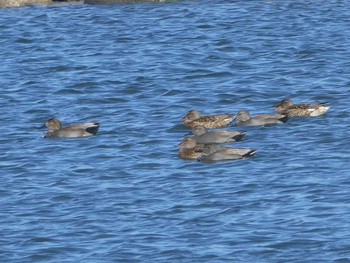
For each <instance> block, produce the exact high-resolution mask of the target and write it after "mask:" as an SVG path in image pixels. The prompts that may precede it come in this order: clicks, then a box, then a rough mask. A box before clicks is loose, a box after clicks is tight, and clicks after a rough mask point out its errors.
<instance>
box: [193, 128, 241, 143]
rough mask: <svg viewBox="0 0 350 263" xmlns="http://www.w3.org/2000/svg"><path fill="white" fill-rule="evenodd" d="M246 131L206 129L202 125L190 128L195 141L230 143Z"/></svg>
mask: <svg viewBox="0 0 350 263" xmlns="http://www.w3.org/2000/svg"><path fill="white" fill-rule="evenodd" d="M246 133H247V132H246V131H241V132H238V131H210V132H209V131H208V130H207V128H205V127H204V126H203V125H197V126H195V127H193V128H192V134H193V135H194V136H193V137H192V138H193V139H195V140H196V142H197V143H207V144H208V143H231V142H237V141H240V140H242V138H243V136H244V135H245V134H246Z"/></svg>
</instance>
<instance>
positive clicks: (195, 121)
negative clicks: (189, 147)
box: [182, 110, 235, 129]
mask: <svg viewBox="0 0 350 263" xmlns="http://www.w3.org/2000/svg"><path fill="white" fill-rule="evenodd" d="M234 118H235V116H234V115H232V114H218V115H206V116H201V115H200V113H199V112H198V111H195V110H190V111H189V112H187V114H186V115H185V117H183V118H182V122H183V124H184V125H185V126H187V127H189V128H191V129H192V128H193V127H194V126H197V125H202V126H204V127H205V128H208V129H210V128H223V127H226V126H228V125H229V124H230V123H231V122H232V121H233V120H234Z"/></svg>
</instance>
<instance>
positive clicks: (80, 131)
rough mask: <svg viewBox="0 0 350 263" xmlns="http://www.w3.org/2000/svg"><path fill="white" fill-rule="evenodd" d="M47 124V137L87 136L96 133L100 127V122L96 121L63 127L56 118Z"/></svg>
mask: <svg viewBox="0 0 350 263" xmlns="http://www.w3.org/2000/svg"><path fill="white" fill-rule="evenodd" d="M45 125H46V127H47V128H48V129H49V130H48V131H47V132H46V133H45V135H44V137H45V138H49V137H57V138H77V137H87V136H92V135H96V134H97V132H98V129H99V128H100V124H99V123H96V122H90V123H85V124H80V125H72V126H67V127H62V123H61V122H60V121H59V120H58V119H56V118H51V119H49V120H48V121H47V122H46V123H45Z"/></svg>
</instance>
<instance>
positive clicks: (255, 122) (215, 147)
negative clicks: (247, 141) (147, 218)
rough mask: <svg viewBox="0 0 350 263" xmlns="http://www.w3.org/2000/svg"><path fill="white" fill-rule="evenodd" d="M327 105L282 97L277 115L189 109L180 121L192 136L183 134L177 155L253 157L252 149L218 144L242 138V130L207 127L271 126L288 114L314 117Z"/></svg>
mask: <svg viewBox="0 0 350 263" xmlns="http://www.w3.org/2000/svg"><path fill="white" fill-rule="evenodd" d="M329 108H330V107H329V106H327V105H325V104H324V103H321V104H294V103H293V102H292V101H291V100H289V99H286V100H283V101H282V102H281V103H280V104H279V105H278V106H277V107H276V108H275V110H276V111H278V113H277V114H264V115H257V116H251V115H250V114H249V112H248V111H239V112H238V113H237V114H236V115H232V114H219V115H206V116H201V115H200V113H199V112H198V111H195V110H191V111H189V112H188V113H187V114H186V115H185V116H184V117H183V118H182V122H183V124H184V125H185V126H186V127H188V128H190V129H191V130H192V136H190V137H185V138H184V139H183V140H182V141H181V143H180V150H179V157H180V158H182V159H185V160H198V161H203V162H206V163H212V162H217V161H227V160H238V159H245V158H249V157H251V156H253V155H254V154H255V153H256V150H255V149H250V148H228V147H223V146H220V144H225V143H226V144H227V143H234V142H237V141H240V140H242V138H243V137H244V135H245V134H246V133H247V132H246V131H243V132H238V131H225V130H214V131H208V129H218V128H224V127H227V126H229V125H231V124H232V123H233V122H234V121H235V124H236V125H237V126H273V125H278V124H283V123H285V122H287V121H288V119H289V118H290V117H294V116H298V117H315V116H320V115H323V114H325V113H326V112H327V111H328V110H329Z"/></svg>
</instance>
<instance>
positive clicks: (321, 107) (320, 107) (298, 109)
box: [275, 99, 330, 117]
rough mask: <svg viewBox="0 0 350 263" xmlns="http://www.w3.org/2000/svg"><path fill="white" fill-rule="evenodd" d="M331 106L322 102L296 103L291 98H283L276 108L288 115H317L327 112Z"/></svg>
mask: <svg viewBox="0 0 350 263" xmlns="http://www.w3.org/2000/svg"><path fill="white" fill-rule="evenodd" d="M329 108H330V106H326V105H325V104H324V103H320V104H294V103H293V102H292V101H291V100H289V99H286V100H283V101H282V102H281V103H280V104H279V105H278V106H277V107H276V108H275V110H277V111H279V112H280V113H281V114H284V115H288V116H300V117H308V116H310V117H315V116H320V115H323V114H325V113H326V112H327V111H328V110H329Z"/></svg>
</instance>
